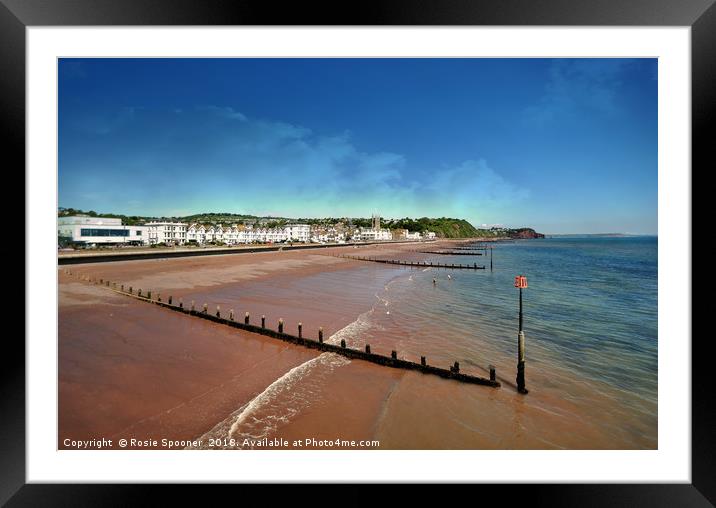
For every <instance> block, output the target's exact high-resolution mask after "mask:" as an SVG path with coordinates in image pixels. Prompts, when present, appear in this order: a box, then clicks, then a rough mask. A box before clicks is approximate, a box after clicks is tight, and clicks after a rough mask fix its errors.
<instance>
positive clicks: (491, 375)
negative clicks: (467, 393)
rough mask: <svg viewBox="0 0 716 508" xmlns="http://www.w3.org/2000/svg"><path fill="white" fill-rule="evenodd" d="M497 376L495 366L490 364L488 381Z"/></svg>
mask: <svg viewBox="0 0 716 508" xmlns="http://www.w3.org/2000/svg"><path fill="white" fill-rule="evenodd" d="M496 378H497V376H496V375H495V366H494V365H490V381H494V380H495V379H496Z"/></svg>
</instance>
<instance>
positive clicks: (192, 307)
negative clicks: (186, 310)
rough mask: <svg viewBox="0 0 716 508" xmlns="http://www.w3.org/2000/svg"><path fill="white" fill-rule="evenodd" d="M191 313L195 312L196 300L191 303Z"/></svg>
mask: <svg viewBox="0 0 716 508" xmlns="http://www.w3.org/2000/svg"><path fill="white" fill-rule="evenodd" d="M191 311H192V312H194V300H192V301H191Z"/></svg>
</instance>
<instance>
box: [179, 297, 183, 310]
mask: <svg viewBox="0 0 716 508" xmlns="http://www.w3.org/2000/svg"><path fill="white" fill-rule="evenodd" d="M179 308H180V309H183V308H184V300H183V299H182V298H181V297H179Z"/></svg>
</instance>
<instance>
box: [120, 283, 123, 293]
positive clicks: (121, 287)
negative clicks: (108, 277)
mask: <svg viewBox="0 0 716 508" xmlns="http://www.w3.org/2000/svg"><path fill="white" fill-rule="evenodd" d="M119 290H120V291H122V292H124V284H122V285H121V286H120V288H119Z"/></svg>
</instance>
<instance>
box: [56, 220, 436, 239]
mask: <svg viewBox="0 0 716 508" xmlns="http://www.w3.org/2000/svg"><path fill="white" fill-rule="evenodd" d="M57 223H58V226H57V233H58V238H59V239H60V243H61V244H62V243H66V244H75V245H77V244H80V245H119V244H126V245H159V244H163V245H184V244H206V243H221V244H226V245H237V244H249V243H282V242H298V243H309V242H313V243H345V242H346V241H348V240H349V239H352V240H359V241H390V240H421V239H423V238H426V239H431V238H434V237H435V234H434V233H430V232H428V233H426V234H425V237H423V236H421V234H420V233H409V232H408V231H407V230H390V229H381V228H377V229H376V228H359V229H358V230H355V231H349V230H346V229H343V228H336V227H313V228H312V227H311V226H309V225H308V224H286V225H284V226H280V227H275V228H266V227H260V226H259V227H252V226H245V225H231V226H224V225H221V224H219V225H215V226H211V225H208V226H207V225H204V224H187V223H184V222H171V221H152V222H148V223H146V224H143V225H134V226H132V225H124V224H122V221H121V219H115V218H110V217H88V216H82V215H76V216H71V217H59V218H58V220H57Z"/></svg>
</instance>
